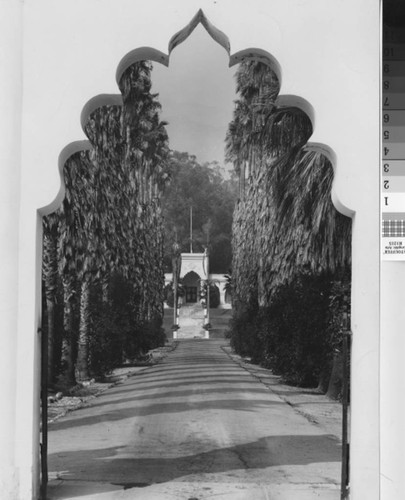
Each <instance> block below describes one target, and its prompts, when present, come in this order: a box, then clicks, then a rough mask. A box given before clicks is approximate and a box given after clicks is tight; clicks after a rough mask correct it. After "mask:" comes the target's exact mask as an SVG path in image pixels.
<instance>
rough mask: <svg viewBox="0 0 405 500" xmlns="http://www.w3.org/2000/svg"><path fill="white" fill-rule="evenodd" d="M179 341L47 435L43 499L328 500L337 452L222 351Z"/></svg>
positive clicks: (336, 474) (216, 343)
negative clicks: (46, 494) (45, 493)
mask: <svg viewBox="0 0 405 500" xmlns="http://www.w3.org/2000/svg"><path fill="white" fill-rule="evenodd" d="M222 344H224V341H223V340H184V341H181V342H180V343H179V346H178V347H177V349H176V350H174V351H173V352H172V353H171V354H170V355H169V356H168V357H167V358H166V359H165V360H164V361H163V362H162V363H161V364H158V365H156V366H153V367H150V368H148V369H146V370H145V371H143V372H140V373H139V374H138V375H136V376H135V377H132V378H130V379H128V380H127V381H125V382H124V383H122V384H121V385H118V386H116V387H113V388H111V389H109V390H108V391H107V392H105V393H104V394H102V395H101V396H100V397H98V398H96V399H94V400H93V403H92V404H91V406H88V407H86V408H82V409H80V410H78V411H76V412H73V413H71V414H68V415H67V416H66V417H64V418H62V419H60V420H58V421H56V422H55V423H53V424H51V425H50V429H49V454H50V456H49V472H50V478H51V482H50V486H49V498H50V499H52V500H53V499H62V498H65V499H67V498H75V499H76V500H77V499H81V498H83V499H86V500H90V499H97V500H110V499H111V500H113V499H121V498H123V499H124V498H125V499H127V498H128V499H129V498H131V499H139V500H166V499H172V500H173V499H179V500H183V499H184V500H195V499H198V500H202V499H209V498H213V499H232V500H250V499H251V500H260V499H267V500H269V499H271V500H307V499H308V500H309V499H311V500H312V499H315V498H317V499H325V500H329V499H334V500H335V499H336V500H337V499H338V498H339V497H340V495H339V481H340V456H341V447H340V444H339V442H338V440H337V439H336V437H334V436H331V435H327V434H325V432H324V431H322V430H321V429H320V428H319V426H317V425H315V424H312V423H310V422H309V421H308V420H307V419H306V418H304V417H303V416H302V415H300V414H298V413H297V412H296V411H295V410H294V409H293V408H291V406H289V405H288V404H286V403H285V402H284V401H283V400H282V399H281V398H280V397H279V396H277V394H275V393H274V392H272V391H271V389H269V388H268V387H265V386H264V385H263V384H262V383H261V382H260V381H258V380H257V379H256V378H255V377H253V376H252V375H251V374H249V373H248V372H247V371H246V370H244V369H243V368H242V367H240V366H239V365H238V364H236V363H235V362H234V361H232V359H231V358H230V357H229V356H228V355H227V354H226V353H225V352H224V350H223V349H222V348H221V345H222Z"/></svg>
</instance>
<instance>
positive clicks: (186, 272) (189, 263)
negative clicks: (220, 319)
mask: <svg viewBox="0 0 405 500" xmlns="http://www.w3.org/2000/svg"><path fill="white" fill-rule="evenodd" d="M207 269H208V255H207V254H205V253H182V254H181V271H180V279H181V281H182V284H183V287H184V290H185V294H184V297H183V303H182V304H183V306H184V305H193V304H196V303H197V302H199V300H200V289H201V285H202V282H203V281H205V280H207V278H208V279H209V280H210V282H211V283H213V284H214V285H215V286H216V287H218V290H219V306H218V307H219V308H221V309H230V308H231V296H230V293H229V292H228V291H227V290H226V289H225V288H226V282H227V280H226V277H225V273H224V274H211V273H209V274H208V276H207V272H206V271H207ZM172 281H173V274H172V273H166V274H165V286H166V285H167V284H169V283H171V282H172ZM165 307H167V305H165Z"/></svg>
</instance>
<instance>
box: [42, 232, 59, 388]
mask: <svg viewBox="0 0 405 500" xmlns="http://www.w3.org/2000/svg"><path fill="white" fill-rule="evenodd" d="M43 275H44V281H45V297H46V309H47V317H48V346H47V349H48V373H47V379H48V384H52V383H53V379H54V344H55V304H56V289H57V275H58V263H57V252H56V235H55V234H54V232H53V231H49V232H48V234H47V235H46V236H45V237H44V258H43Z"/></svg>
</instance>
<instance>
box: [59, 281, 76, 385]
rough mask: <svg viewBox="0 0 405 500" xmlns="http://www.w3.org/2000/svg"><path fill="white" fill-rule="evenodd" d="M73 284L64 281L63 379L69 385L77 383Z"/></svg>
mask: <svg viewBox="0 0 405 500" xmlns="http://www.w3.org/2000/svg"><path fill="white" fill-rule="evenodd" d="M72 295H73V284H72V282H71V280H66V281H64V283H63V301H64V311H63V329H64V336H63V340H62V355H61V366H62V373H61V377H60V378H61V380H62V381H63V383H64V385H66V386H67V387H70V386H73V385H74V384H75V383H76V380H75V371H74V363H73V305H72Z"/></svg>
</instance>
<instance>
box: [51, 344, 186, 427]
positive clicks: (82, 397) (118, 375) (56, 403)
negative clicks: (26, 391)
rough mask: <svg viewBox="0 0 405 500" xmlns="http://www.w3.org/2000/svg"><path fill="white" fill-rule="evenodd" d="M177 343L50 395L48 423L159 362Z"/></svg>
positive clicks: (88, 402)
mask: <svg viewBox="0 0 405 500" xmlns="http://www.w3.org/2000/svg"><path fill="white" fill-rule="evenodd" d="M177 345H178V341H176V340H171V341H169V342H167V343H166V345H165V346H163V347H158V348H156V349H152V350H151V351H149V353H148V359H147V360H146V361H144V362H142V363H137V364H136V365H133V364H132V365H128V366H122V367H119V368H116V369H114V370H113V371H112V372H111V373H110V374H108V375H106V376H105V378H104V380H102V381H96V380H94V379H92V380H91V381H90V382H89V383H87V384H85V385H79V386H77V387H75V388H74V389H72V390H71V391H70V394H68V395H66V396H63V397H60V398H57V397H55V396H50V397H49V398H48V423H52V422H55V421H56V420H58V419H59V418H61V417H63V416H65V415H66V414H67V413H69V412H72V411H74V410H78V409H79V408H82V407H84V406H86V405H88V404H90V403H91V401H92V400H93V399H94V398H97V397H98V396H100V394H102V393H103V392H104V391H106V390H107V389H110V388H111V387H114V386H116V385H119V384H121V383H122V382H123V381H124V380H127V379H128V378H130V377H134V376H136V375H138V373H140V372H143V371H144V370H147V369H148V368H150V367H151V366H155V365H157V364H158V363H161V362H162V360H163V359H164V358H165V357H166V356H168V354H169V353H171V352H172V351H174V350H175V349H176V347H177Z"/></svg>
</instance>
